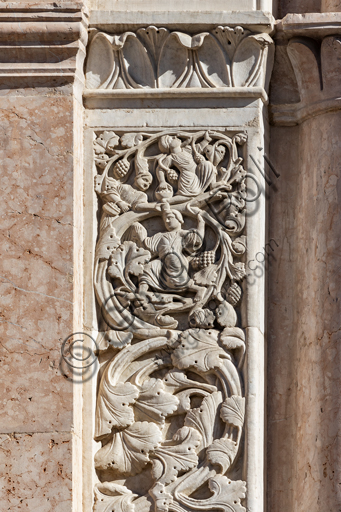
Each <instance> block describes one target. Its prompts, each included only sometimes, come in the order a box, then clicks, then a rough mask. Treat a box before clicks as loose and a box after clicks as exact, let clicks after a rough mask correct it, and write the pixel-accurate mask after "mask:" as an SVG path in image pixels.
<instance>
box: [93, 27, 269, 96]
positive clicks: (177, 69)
mask: <svg viewBox="0 0 341 512" xmlns="http://www.w3.org/2000/svg"><path fill="white" fill-rule="evenodd" d="M272 43H273V41H272V39H271V37H270V36H269V35H268V34H253V33H252V32H250V31H249V30H247V29H244V28H243V27H239V26H238V27H234V28H231V27H226V26H225V27H223V26H218V27H216V28H215V29H214V30H211V31H210V32H201V33H199V34H195V35H192V34H186V33H184V32H179V31H169V30H168V29H166V28H162V27H159V28H158V27H154V26H150V27H147V28H141V29H139V30H137V32H124V33H123V34H114V35H111V34H107V33H105V32H97V33H96V34H95V35H94V37H93V39H92V41H91V44H90V48H89V54H88V58H87V63H86V70H85V72H86V87H87V88H89V89H139V88H152V89H155V88H156V89H157V88H191V87H203V88H215V87H253V86H261V87H264V83H265V69H264V68H265V64H266V59H267V52H268V48H269V46H272Z"/></svg>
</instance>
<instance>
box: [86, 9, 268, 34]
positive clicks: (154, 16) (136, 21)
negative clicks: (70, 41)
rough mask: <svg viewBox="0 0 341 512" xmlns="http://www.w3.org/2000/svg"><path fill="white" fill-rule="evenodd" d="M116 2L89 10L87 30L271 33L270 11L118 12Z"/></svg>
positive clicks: (159, 10)
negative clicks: (222, 27)
mask: <svg viewBox="0 0 341 512" xmlns="http://www.w3.org/2000/svg"><path fill="white" fill-rule="evenodd" d="M116 5H117V4H116V2H115V3H114V4H113V5H112V9H111V10H110V11H104V10H96V9H94V10H91V12H90V17H89V26H90V28H97V29H98V30H103V31H105V32H119V31H121V32H123V31H124V30H125V29H127V28H129V30H134V31H135V30H138V29H139V28H143V27H146V26H148V25H151V24H153V25H162V26H163V27H166V28H168V29H169V30H182V31H186V30H187V29H188V27H189V26H190V27H191V30H192V31H193V32H201V31H205V30H206V31H207V30H213V29H214V28H215V27H216V26H217V25H229V26H230V27H236V26H238V25H241V26H243V27H244V28H247V29H249V30H252V31H253V32H259V33H260V32H265V33H267V34H272V33H273V31H274V27H275V19H274V17H273V16H272V14H271V13H270V12H264V11H244V12H243V11H233V12H231V11H230V12H229V11H227V10H225V11H223V10H219V9H216V10H212V9H210V10H208V9H205V10H201V11H200V10H198V9H195V8H192V10H191V5H190V4H185V5H183V8H182V9H181V10H173V11H172V10H171V11H167V10H166V7H165V6H164V7H163V6H162V5H160V8H159V9H158V10H148V6H146V8H145V9H144V10H143V11H142V10H133V9H129V10H119V9H118V8H117V7H116Z"/></svg>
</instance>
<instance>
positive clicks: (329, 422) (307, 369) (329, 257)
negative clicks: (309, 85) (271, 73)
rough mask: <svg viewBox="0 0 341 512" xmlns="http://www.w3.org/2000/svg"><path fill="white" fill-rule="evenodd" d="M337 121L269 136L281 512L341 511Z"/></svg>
mask: <svg viewBox="0 0 341 512" xmlns="http://www.w3.org/2000/svg"><path fill="white" fill-rule="evenodd" d="M340 123H341V119H340V114H339V113H331V114H326V115H323V116H319V117H316V118H313V119H310V120H308V121H306V122H305V123H303V125H302V126H300V127H297V128H295V129H294V128H292V129H290V130H289V129H283V128H282V129H276V130H274V131H273V145H272V159H273V162H274V164H275V166H276V169H277V170H278V172H280V174H281V177H280V179H279V180H278V181H277V182H276V187H277V191H276V192H273V193H272V195H271V201H270V205H271V210H270V218H271V219H272V220H271V224H270V234H271V236H273V237H274V238H276V240H279V243H280V244H281V245H282V251H281V252H280V253H278V254H279V255H278V258H277V259H276V261H273V263H272V265H271V267H270V276H269V283H271V284H270V289H269V301H270V302H269V307H270V310H269V311H270V312H269V349H268V386H269V387H268V404H269V411H268V413H269V420H268V436H269V437H268V439H269V444H268V479H269V480H268V491H269V503H268V506H269V508H270V509H271V508H274V507H276V509H277V510H281V511H282V510H283V511H284V510H293V511H297V512H298V511H301V510H303V509H305V508H307V507H308V508H309V510H312V511H316V512H317V511H319V510H320V509H321V507H323V509H324V510H337V509H338V508H340V494H339V482H340V464H339V460H340V456H341V453H340V445H339V442H338V436H339V425H340V418H339V414H340V412H339V411H340V403H339V402H340V399H339V391H338V390H339V388H340V384H341V375H340V352H339V350H338V348H337V346H338V343H339V341H340V335H339V318H340V272H339V269H340V267H341V260H340V246H339V245H340V242H339V236H338V230H339V224H340V193H341V189H340V179H339V170H340V169H339V167H340V166H339V153H340V143H339V137H338V135H337V134H338V131H339V130H340ZM298 141H299V145H298V144H297V143H298ZM315 141H319V143H318V144H316V143H315ZM289 148H290V149H289ZM288 155H290V160H288Z"/></svg>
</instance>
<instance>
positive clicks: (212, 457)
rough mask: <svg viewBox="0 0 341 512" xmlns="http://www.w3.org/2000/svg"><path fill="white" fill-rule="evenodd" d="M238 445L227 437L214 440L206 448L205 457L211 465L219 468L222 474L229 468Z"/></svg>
mask: <svg viewBox="0 0 341 512" xmlns="http://www.w3.org/2000/svg"><path fill="white" fill-rule="evenodd" d="M237 450H238V445H237V444H236V443H235V442H234V441H232V440H231V439H229V438H228V437H226V438H222V439H215V440H214V441H213V443H212V444H211V445H210V446H209V447H208V448H207V457H208V460H209V461H210V462H212V464H215V465H219V466H220V467H221V471H222V474H225V473H226V471H227V470H228V469H229V468H230V467H231V465H232V464H233V462H234V459H235V457H236V455H237Z"/></svg>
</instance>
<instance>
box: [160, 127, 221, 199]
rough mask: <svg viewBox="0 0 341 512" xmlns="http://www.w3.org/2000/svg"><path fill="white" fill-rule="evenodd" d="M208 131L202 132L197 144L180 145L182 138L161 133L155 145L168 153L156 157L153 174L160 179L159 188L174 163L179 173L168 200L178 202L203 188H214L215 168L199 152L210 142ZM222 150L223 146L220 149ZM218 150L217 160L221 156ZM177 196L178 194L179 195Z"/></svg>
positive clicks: (197, 193)
mask: <svg viewBox="0 0 341 512" xmlns="http://www.w3.org/2000/svg"><path fill="white" fill-rule="evenodd" d="M211 140H212V139H211V137H210V135H209V132H206V133H205V136H204V139H203V140H202V141H201V142H200V143H199V144H194V143H193V141H192V144H191V145H189V144H188V142H189V141H187V144H186V143H185V145H183V143H182V141H181V140H180V139H179V138H178V137H176V136H172V135H163V136H162V137H160V139H159V141H158V144H159V149H160V151H162V153H168V156H166V157H163V158H160V159H159V169H158V171H157V176H158V179H159V182H160V186H159V189H160V190H162V188H166V187H167V182H166V179H165V172H167V171H169V170H170V167H171V166H172V165H174V166H175V167H176V168H177V169H178V171H179V172H180V175H179V179H178V190H177V193H176V196H177V197H174V198H172V199H171V200H170V203H174V202H178V201H179V199H181V198H184V199H188V198H190V197H195V196H198V195H199V194H201V193H202V192H204V190H205V189H206V188H207V187H209V186H210V187H211V188H214V186H215V185H216V177H217V168H216V166H215V165H214V163H213V162H212V161H209V160H206V159H205V157H204V156H203V155H202V153H203V152H204V150H205V148H206V147H207V146H208V145H209V142H210V141H211ZM220 150H224V148H220ZM224 153H225V152H224V151H222V155H221V158H220V161H221V159H222V158H223V157H224ZM207 154H209V152H208V153H207ZM179 196H180V197H179Z"/></svg>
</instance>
